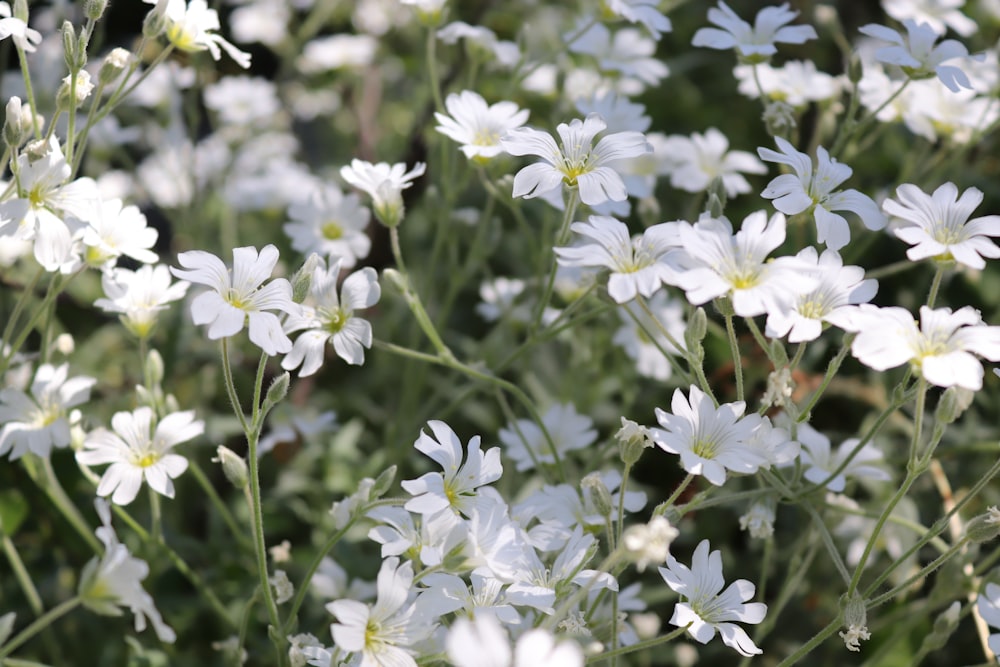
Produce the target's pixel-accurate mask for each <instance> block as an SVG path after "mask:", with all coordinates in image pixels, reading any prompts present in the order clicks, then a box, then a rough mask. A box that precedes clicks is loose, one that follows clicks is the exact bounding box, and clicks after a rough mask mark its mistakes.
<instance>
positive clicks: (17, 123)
mask: <svg viewBox="0 0 1000 667" xmlns="http://www.w3.org/2000/svg"><path fill="white" fill-rule="evenodd" d="M6 111H7V113H6V118H5V119H4V125H3V140H4V142H5V143H6V144H7V146H8V147H9V148H11V149H14V148H17V147H18V146H20V145H21V144H22V143H24V141H25V140H26V139H27V138H28V137H29V136H31V131H32V126H31V107H30V106H29V105H27V104H22V103H21V98H20V97H12V98H10V99H9V100H7V108H6Z"/></svg>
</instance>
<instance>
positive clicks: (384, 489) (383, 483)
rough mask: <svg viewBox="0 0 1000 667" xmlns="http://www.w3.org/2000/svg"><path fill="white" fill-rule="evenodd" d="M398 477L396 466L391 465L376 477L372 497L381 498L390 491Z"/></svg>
mask: <svg viewBox="0 0 1000 667" xmlns="http://www.w3.org/2000/svg"><path fill="white" fill-rule="evenodd" d="M395 479H396V466H394V465H393V466H389V467H388V468H386V469H385V470H383V471H382V473H381V474H380V475H379V476H378V477H376V478H375V483H374V484H373V485H372V491H371V497H372V498H381V497H382V496H384V495H385V494H386V493H388V492H389V488H390V487H391V486H392V483H393V482H394V481H395Z"/></svg>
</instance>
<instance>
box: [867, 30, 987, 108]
mask: <svg viewBox="0 0 1000 667" xmlns="http://www.w3.org/2000/svg"><path fill="white" fill-rule="evenodd" d="M903 26H904V27H905V28H906V36H905V37H904V36H903V35H902V34H901V33H900V32H898V31H896V30H893V29H892V28H887V27H885V26H884V25H878V24H877V23H869V24H868V25H866V26H862V27H861V28H859V30H860V31H861V33H862V34H865V35H868V36H869V37H874V38H875V39H880V40H882V41H883V42H889V43H890V44H892V46H883V47H882V48H880V49H878V50H877V51H876V52H875V59H876V60H878V61H879V62H882V63H885V64H887V65H898V66H899V67H900V68H902V70H903V73H904V74H906V76H907V77H909V78H911V79H929V78H932V77H934V76H937V78H938V79H940V80H941V83H943V84H944V85H945V86H947V87H948V90H950V91H952V92H953V93H957V92H958V91H959V89H960V88H972V83H971V82H970V81H969V77H968V75H967V74H966V73H965V72H963V71H962V70H961V69H960V68H959V67H957V66H955V65H945V64H944V63H945V62H947V61H950V60H954V59H956V58H965V57H966V56H968V55H969V50H968V49H966V48H965V45H964V44H962V43H961V42H959V41H957V40H954V39H946V40H944V41H943V42H941V43H940V44H938V45H937V46H935V45H934V42H936V41H937V40H938V38H939V37H940V35H939V34H938V33H937V31H936V30H934V28H932V27H931V26H930V24H928V23H917V22H916V21H914V20H913V19H906V20H905V21H903Z"/></svg>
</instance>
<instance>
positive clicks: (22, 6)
mask: <svg viewBox="0 0 1000 667" xmlns="http://www.w3.org/2000/svg"><path fill="white" fill-rule="evenodd" d="M14 18H16V19H20V20H21V21H24V22H25V23H27V22H28V0H14Z"/></svg>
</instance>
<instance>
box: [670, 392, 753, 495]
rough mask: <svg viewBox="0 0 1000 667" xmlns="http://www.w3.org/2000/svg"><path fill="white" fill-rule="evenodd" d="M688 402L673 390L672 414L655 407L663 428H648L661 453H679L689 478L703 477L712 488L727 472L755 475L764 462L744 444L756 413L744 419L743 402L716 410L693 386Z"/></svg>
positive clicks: (751, 430)
mask: <svg viewBox="0 0 1000 667" xmlns="http://www.w3.org/2000/svg"><path fill="white" fill-rule="evenodd" d="M689 395H690V399H688V398H685V396H684V393H683V392H682V391H681V390H680V389H675V390H674V395H673V400H672V401H671V404H670V409H671V410H672V413H671V412H666V411H664V410H661V409H660V408H656V420H657V421H658V422H659V423H660V426H662V427H663V428H662V429H660V428H654V429H651V433H652V437H653V442H654V443H656V445H657V446H658V447H660V448H661V449H663V450H664V451H667V452H670V453H671V454H678V455H679V456H680V457H681V465H682V466H683V467H684V469H685V470H686V471H688V472H689V473H691V474H692V475H703V476H704V477H705V479H707V480H708V481H709V482H711V483H712V484H714V485H715V486H722V485H723V484H724V483H725V481H726V471H727V470H731V471H733V472H739V473H747V474H749V473H753V472H756V471H757V469H758V468H759V467H760V465H761V464H762V463H764V461H763V460H762V459H761V458H760V456H758V454H757V453H756V451H755V450H753V449H751V448H750V447H749V446H748V445H747V443H748V442H749V441H750V439H751V438H752V437H753V433H754V430H755V429H756V428H757V427H758V426H759V425H760V417H759V416H758V415H756V414H751V415H748V416H746V417H744V416H743V413H744V411H745V410H746V403H744V402H743V401H737V402H735V403H725V404H723V405H720V406H719V407H715V405H714V404H713V403H712V399H711V398H709V397H708V396H707V395H706V394H705V393H704V392H703V391H702V390H701V389H699V388H698V387H695V386H692V387H691V390H690V392H689Z"/></svg>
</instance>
